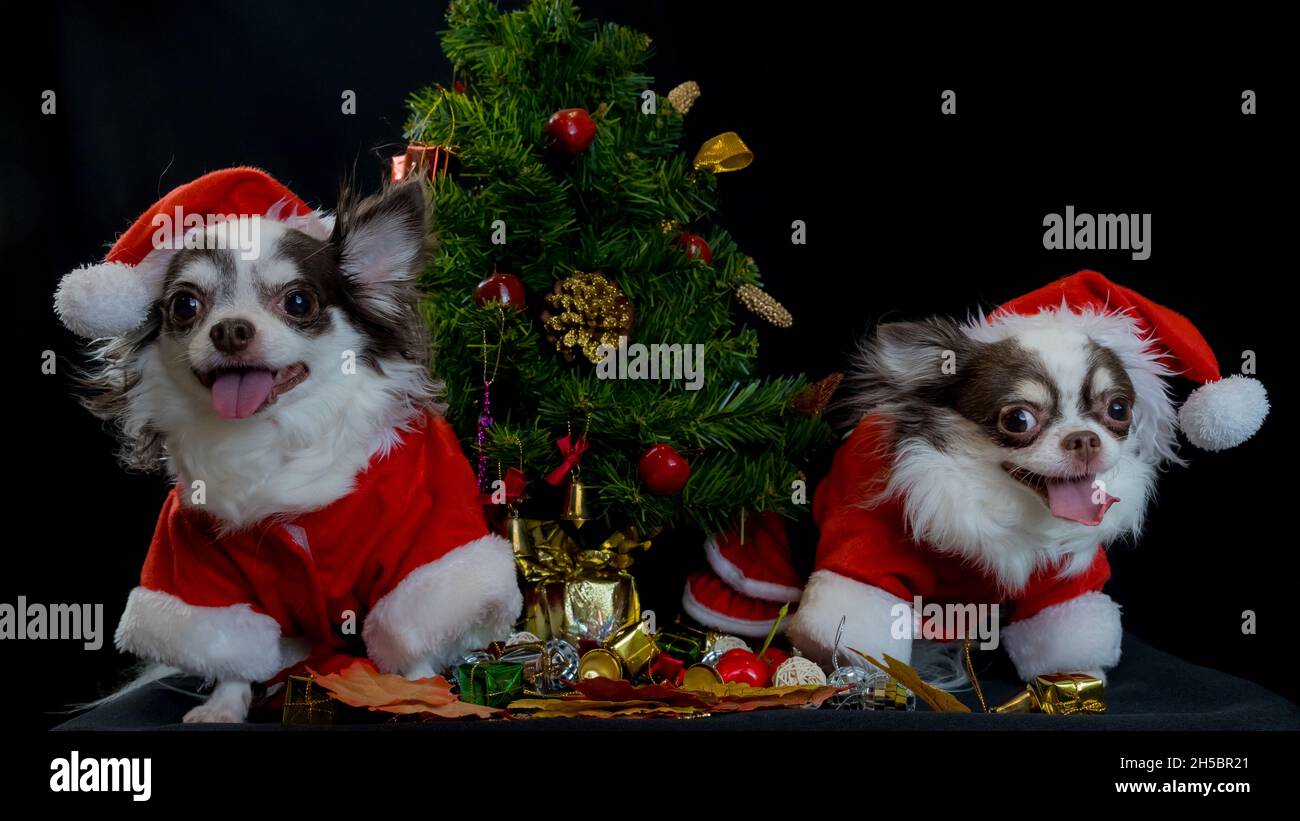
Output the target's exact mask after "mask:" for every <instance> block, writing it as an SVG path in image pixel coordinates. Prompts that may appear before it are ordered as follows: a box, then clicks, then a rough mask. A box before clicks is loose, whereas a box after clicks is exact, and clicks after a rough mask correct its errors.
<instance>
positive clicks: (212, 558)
mask: <svg viewBox="0 0 1300 821" xmlns="http://www.w3.org/2000/svg"><path fill="white" fill-rule="evenodd" d="M186 496H187V494H186V493H185V492H184V491H183V490H182V489H181V488H180V487H179V486H177V487H174V488H173V489H172V492H171V493H170V494H169V495H168V496H167V500H166V502H165V503H164V505H163V509H162V513H161V515H160V516H159V518H158V526H157V529H156V530H155V532H154V537H153V541H152V543H151V544H150V546H149V554H148V556H147V558H146V559H145V563H144V570H143V571H142V573H141V575H140V586H139V587H137V588H136V589H135V590H134V591H133V592H132V593H131V596H130V598H129V599H128V600H127V606H126V612H125V613H123V615H122V621H121V622H120V623H119V625H118V629H117V644H118V647H119V648H120V649H122V650H125V651H129V652H131V653H134V654H135V655H138V656H142V657H144V658H148V659H151V660H154V661H158V662H161V663H163V664H167V665H170V666H175V667H179V668H181V669H184V670H186V671H188V672H194V673H199V674H202V675H205V676H207V677H210V678H215V679H235V680H244V681H266V680H268V679H271V678H272V677H274V676H275V675H276V674H277V673H279V672H280V671H281V670H283V669H285V668H287V667H290V666H292V665H294V664H296V663H298V662H300V661H304V660H307V661H308V662H309V663H310V665H311V666H312V667H313V668H314V669H318V670H320V669H329V668H330V667H332V666H333V665H332V663H331V662H332V660H333V659H334V657H335V656H336V655H339V654H345V652H346V651H345V648H346V647H347V645H348V644H350V643H355V642H354V638H350V637H349V636H347V635H345V633H344V627H345V625H346V624H347V623H349V622H351V623H353V624H356V623H360V624H362V625H364V626H363V628H362V630H361V636H362V638H363V639H364V641H365V650H366V654H367V655H368V656H369V657H370V659H371V660H372V661H374V662H375V664H376V666H378V667H379V669H380V670H383V671H385V672H395V673H401V672H405V671H406V670H408V669H410V668H411V667H412V666H413V665H416V664H418V663H420V662H426V663H428V664H429V665H431V667H432V669H434V670H440V669H442V668H443V666H445V665H446V664H447V663H448V662H450V661H452V660H454V659H455V658H456V657H457V655H458V654H460V653H462V652H463V651H465V650H466V649H470V648H475V647H481V646H485V645H486V644H487V643H489V642H490V641H493V640H495V639H499V638H502V637H503V636H504V634H505V633H506V632H507V631H508V630H509V627H510V625H511V623H512V622H513V620H514V618H515V616H516V615H517V614H518V613H519V610H520V608H521V606H522V601H521V598H520V593H519V589H518V585H517V584H516V582H515V569H514V563H513V557H512V554H511V551H510V547H509V545H508V543H506V542H505V540H504V539H502V538H500V537H499V536H495V535H491V534H489V533H488V531H487V527H486V526H485V524H484V521H483V515H482V512H481V509H480V508H479V505H478V496H477V492H476V490H475V484H474V476H473V472H472V470H471V469H470V466H469V463H468V462H467V461H466V460H465V457H464V455H463V454H462V452H461V449H460V444H459V443H458V442H457V441H456V437H455V435H454V434H453V432H452V430H451V427H450V426H449V425H448V424H447V423H446V422H445V421H444V420H442V419H441V418H437V417H432V416H430V417H427V418H426V419H424V420H422V424H420V425H418V426H415V427H413V428H412V429H411V430H409V431H406V432H405V433H404V434H403V435H402V440H401V442H400V444H398V445H397V446H396V447H395V448H393V449H392V450H391V451H390V452H389V453H387V454H386V455H385V454H383V453H380V454H377V455H376V456H375V457H374V458H373V459H372V461H371V463H370V465H369V467H368V468H367V469H366V470H365V471H364V472H362V473H361V475H360V476H358V477H357V482H356V488H355V489H354V490H353V491H352V492H351V493H349V494H348V495H347V496H344V497H343V498H341V499H339V500H338V501H336V502H334V503H332V504H330V505H328V506H326V507H324V508H322V509H320V510H317V511H314V512H311V513H307V514H305V515H301V516H298V517H296V518H293V519H291V520H282V521H280V520H277V521H269V522H265V523H262V524H259V525H256V526H254V527H252V528H250V529H246V530H241V531H238V532H235V533H229V534H223V533H222V532H221V531H220V529H219V527H218V523H217V521H216V520H215V519H214V518H213V517H212V516H211V515H210V514H208V513H207V512H206V511H204V510H203V509H201V508H198V507H194V506H191V505H189V504H188V503H187V500H186Z"/></svg>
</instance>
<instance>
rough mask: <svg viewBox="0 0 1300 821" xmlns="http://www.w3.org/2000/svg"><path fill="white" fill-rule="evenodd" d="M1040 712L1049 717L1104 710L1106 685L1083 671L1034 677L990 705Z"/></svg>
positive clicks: (1003, 709)
mask: <svg viewBox="0 0 1300 821" xmlns="http://www.w3.org/2000/svg"><path fill="white" fill-rule="evenodd" d="M1034 711H1038V712H1042V713H1046V714H1047V715H1052V716H1069V715H1075V714H1078V713H1104V712H1106V685H1105V684H1104V683H1103V682H1102V680H1101V679H1099V678H1097V677H1096V676H1090V675H1087V674H1086V673H1051V674H1049V675H1045V676H1035V677H1034V680H1033V681H1031V682H1029V683H1028V684H1027V685H1025V690H1024V692H1022V693H1020V694H1019V695H1018V696H1016V697H1015V698H1013V699H1011V700H1010V701H1008V702H1006V703H1005V704H1002V705H1000V706H998V707H994V708H993V712H995V713H1027V712H1034Z"/></svg>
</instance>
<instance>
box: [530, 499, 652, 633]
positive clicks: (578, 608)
mask: <svg viewBox="0 0 1300 821" xmlns="http://www.w3.org/2000/svg"><path fill="white" fill-rule="evenodd" d="M523 524H524V526H525V528H526V529H527V531H528V538H527V539H526V540H525V545H524V546H523V547H520V548H516V555H515V560H516V564H517V566H518V567H519V570H520V572H521V574H522V575H523V578H524V627H523V629H525V630H527V631H528V632H530V633H533V634H534V635H536V636H538V637H540V638H542V639H562V640H564V641H566V642H569V643H570V644H574V645H577V644H578V643H579V642H582V641H592V642H597V643H603V642H605V641H606V640H607V639H609V638H610V637H611V636H613V635H614V634H615V633H616V632H618V631H619V630H620V629H621V628H623V627H625V626H627V625H631V624H637V623H638V622H639V621H640V618H641V602H640V599H639V598H638V596H637V590H636V582H635V581H633V579H632V576H631V574H629V573H628V572H627V568H628V567H629V566H630V565H631V563H632V558H631V555H630V554H631V552H632V551H633V550H636V549H645V548H646V547H648V546H649V544H650V543H649V541H646V540H642V539H640V538H638V537H637V536H636V534H635V533H634V532H633V531H631V530H623V531H618V532H616V533H614V534H613V535H611V536H610V537H609V538H607V539H606V540H605V541H604V542H602V543H601V544H600V545H599V546H598V547H596V548H594V549H583V548H581V547H580V546H579V545H578V544H577V543H576V542H575V541H574V540H573V538H572V537H570V535H569V534H568V532H567V531H566V530H565V529H564V527H563V526H562V525H561V524H560V523H559V522H548V521H538V520H525V521H524V523H523Z"/></svg>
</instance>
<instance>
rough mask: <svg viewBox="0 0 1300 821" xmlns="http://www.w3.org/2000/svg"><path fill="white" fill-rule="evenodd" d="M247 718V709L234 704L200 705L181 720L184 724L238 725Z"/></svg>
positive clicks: (209, 703) (210, 703) (208, 703)
mask: <svg viewBox="0 0 1300 821" xmlns="http://www.w3.org/2000/svg"><path fill="white" fill-rule="evenodd" d="M247 717H248V709H247V708H242V707H238V706H236V705H234V704H213V703H212V702H210V701H209V702H207V703H204V704H200V705H199V706H197V707H195V708H194V709H193V710H190V711H189V712H188V713H186V714H185V718H183V719H181V720H182V721H184V722H185V723H186V724H240V723H242V722H243V720H244V719H245V718H247Z"/></svg>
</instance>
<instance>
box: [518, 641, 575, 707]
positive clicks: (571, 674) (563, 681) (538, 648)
mask: <svg viewBox="0 0 1300 821" xmlns="http://www.w3.org/2000/svg"><path fill="white" fill-rule="evenodd" d="M501 661H513V662H518V663H520V664H522V665H523V666H524V689H525V690H528V691H531V692H534V693H539V694H542V695H550V694H552V693H562V692H565V691H566V690H569V689H570V688H571V687H572V686H573V682H575V681H577V679H578V670H579V664H580V657H579V655H578V651H577V649H576V648H575V647H574V646H573V645H572V644H569V643H568V642H567V641H563V640H562V639H551V640H549V641H544V642H543V641H524V642H518V643H515V644H507V645H506V647H505V648H504V649H503V650H502V653H501Z"/></svg>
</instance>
